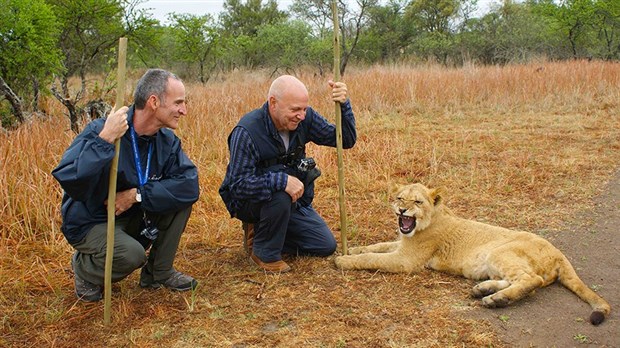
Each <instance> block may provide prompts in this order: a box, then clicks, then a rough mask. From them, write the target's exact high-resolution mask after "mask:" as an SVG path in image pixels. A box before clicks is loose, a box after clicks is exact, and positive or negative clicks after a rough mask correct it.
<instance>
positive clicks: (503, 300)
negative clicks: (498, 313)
mask: <svg viewBox="0 0 620 348" xmlns="http://www.w3.org/2000/svg"><path fill="white" fill-rule="evenodd" d="M509 304H510V299H509V298H508V297H506V296H504V295H503V294H495V295H491V296H487V297H484V298H482V305H483V306H485V307H487V308H502V307H506V306H508V305H509Z"/></svg>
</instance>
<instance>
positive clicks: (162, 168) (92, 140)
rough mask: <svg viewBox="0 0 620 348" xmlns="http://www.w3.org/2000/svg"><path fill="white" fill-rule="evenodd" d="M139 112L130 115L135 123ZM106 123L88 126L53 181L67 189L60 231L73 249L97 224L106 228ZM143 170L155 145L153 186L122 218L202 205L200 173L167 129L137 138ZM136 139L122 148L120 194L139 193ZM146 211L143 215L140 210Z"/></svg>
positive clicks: (110, 152)
mask: <svg viewBox="0 0 620 348" xmlns="http://www.w3.org/2000/svg"><path fill="white" fill-rule="evenodd" d="M133 113H134V106H131V107H130V108H129V111H128V112H127V116H128V122H132V120H133ZM104 123H105V120H104V119H97V120H94V121H92V122H91V123H89V124H88V125H87V126H86V128H85V129H84V131H82V132H81V133H80V134H79V135H78V136H77V137H76V138H75V139H74V141H73V143H72V144H71V145H70V146H69V148H68V149H67V150H66V151H65V153H64V154H63V156H62V159H61V161H60V163H59V164H58V167H56V168H55V169H54V170H53V171H52V175H53V176H54V178H56V180H57V181H58V182H59V183H60V185H61V186H62V188H63V189H64V196H63V198H62V207H61V213H62V218H63V222H62V227H61V230H62V232H63V234H64V236H65V238H66V239H67V241H68V242H69V243H71V244H74V243H77V242H79V241H80V240H82V239H83V238H84V236H86V234H87V233H88V231H90V229H91V228H92V227H93V226H94V225H97V224H101V223H105V222H107V207H106V205H105V204H104V202H105V200H106V199H107V198H108V186H109V185H108V184H109V181H110V167H111V166H112V159H113V158H114V144H110V143H108V142H106V141H105V140H103V139H102V138H100V137H99V133H100V132H101V130H102V129H103V125H104ZM137 142H138V151H139V153H140V160H141V165H142V170H145V168H146V159H147V152H148V151H147V150H148V144H149V143H150V142H152V143H153V153H152V158H151V164H150V169H149V173H148V175H147V176H148V181H147V182H146V184H145V185H144V187H143V189H142V190H141V194H142V203H136V204H134V206H133V207H131V208H130V209H129V210H127V211H125V212H124V213H122V214H121V215H119V216H117V218H121V217H125V216H129V215H131V214H142V210H145V211H147V212H152V213H156V214H157V213H162V214H166V213H171V212H174V211H178V210H181V209H184V208H187V207H188V206H190V205H192V204H193V203H194V202H196V201H197V200H198V196H199V186H198V170H197V168H196V166H195V165H194V163H192V161H191V160H190V159H189V158H188V157H187V155H186V154H185V153H184V152H183V150H182V149H181V141H180V140H179V138H178V137H177V136H176V135H175V134H174V133H173V132H172V130H170V129H167V128H162V129H160V130H159V131H158V132H157V133H156V134H155V135H153V136H140V137H137ZM138 186H139V185H138V174H137V171H136V165H135V162H134V156H133V150H132V145H131V136H130V133H129V131H127V132H126V133H125V134H124V135H123V137H122V138H121V142H120V156H119V161H118V177H117V181H116V190H117V192H120V191H125V190H128V189H130V188H134V187H138ZM140 208H142V209H140Z"/></svg>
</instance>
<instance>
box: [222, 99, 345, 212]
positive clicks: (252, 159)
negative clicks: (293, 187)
mask: <svg viewBox="0 0 620 348" xmlns="http://www.w3.org/2000/svg"><path fill="white" fill-rule="evenodd" d="M263 110H264V112H268V108H267V103H265V105H263ZM308 110H309V112H308V114H307V115H306V118H305V119H304V121H301V122H310V121H311V124H312V126H311V127H310V128H309V130H308V133H307V134H306V142H313V143H315V144H317V145H325V146H331V147H336V126H335V125H334V124H331V123H329V122H328V121H327V120H326V119H325V118H324V117H323V116H321V115H320V114H319V113H318V112H316V111H315V110H314V109H312V108H308ZM341 111H342V147H343V148H345V149H348V148H351V147H353V145H355V141H356V138H357V134H356V131H355V117H354V115H353V110H352V108H351V102H350V101H349V100H347V101H346V102H344V103H342V104H341ZM310 118H312V119H311V120H310ZM298 127H301V125H300V126H298ZM267 128H268V129H265V132H270V133H272V134H274V135H277V134H278V132H277V130H276V127H275V125H274V124H273V121H272V120H271V117H269V122H268V126H267ZM278 138H279V137H278ZM291 139H292V136H291ZM229 147H230V163H229V165H228V169H227V171H226V177H227V179H229V181H228V182H229V183H230V193H231V195H232V199H233V201H234V202H233V209H234V210H236V208H238V206H239V201H244V200H252V201H267V200H269V199H271V196H272V194H273V193H274V192H278V191H284V189H285V188H286V184H287V180H288V175H287V174H286V173H283V172H267V173H263V174H259V173H260V171H259V170H258V163H259V161H260V155H259V152H258V149H257V148H256V146H255V144H254V142H253V141H252V138H251V136H250V134H249V133H248V131H247V130H246V129H244V128H242V127H235V128H234V129H233V131H232V133H231V134H230V138H229ZM235 201H236V202H235Z"/></svg>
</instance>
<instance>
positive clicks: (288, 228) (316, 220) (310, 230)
mask: <svg viewBox="0 0 620 348" xmlns="http://www.w3.org/2000/svg"><path fill="white" fill-rule="evenodd" d="M236 216H237V218H239V219H240V220H241V221H243V222H247V223H252V224H254V241H253V246H252V251H253V253H254V255H256V256H257V257H258V258H259V259H261V261H263V262H273V261H278V260H281V259H282V253H286V254H291V255H311V256H323V257H324V256H329V255H331V254H333V253H334V251H336V239H335V238H334V235H333V233H332V231H331V230H330V229H329V227H327V224H326V223H325V221H324V220H323V218H321V217H320V216H319V214H318V213H317V212H316V211H315V210H314V208H312V205H309V206H306V207H303V206H301V205H299V204H294V203H292V202H291V196H289V195H288V193H286V192H276V193H274V194H273V196H272V198H271V200H269V201H266V202H245V203H244V204H243V205H242V207H241V209H239V211H238V212H237V214H236Z"/></svg>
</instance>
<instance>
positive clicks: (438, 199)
mask: <svg viewBox="0 0 620 348" xmlns="http://www.w3.org/2000/svg"><path fill="white" fill-rule="evenodd" d="M445 192H446V188H445V187H443V186H442V187H437V188H434V189H431V191H430V198H431V203H433V205H434V206H437V205H439V204H441V203H443V199H444V197H443V196H444V195H445Z"/></svg>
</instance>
